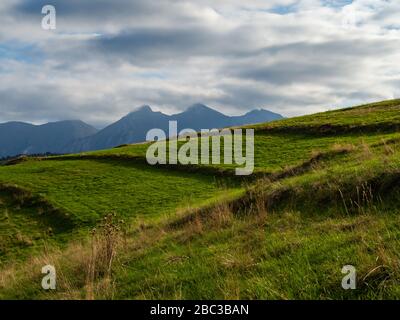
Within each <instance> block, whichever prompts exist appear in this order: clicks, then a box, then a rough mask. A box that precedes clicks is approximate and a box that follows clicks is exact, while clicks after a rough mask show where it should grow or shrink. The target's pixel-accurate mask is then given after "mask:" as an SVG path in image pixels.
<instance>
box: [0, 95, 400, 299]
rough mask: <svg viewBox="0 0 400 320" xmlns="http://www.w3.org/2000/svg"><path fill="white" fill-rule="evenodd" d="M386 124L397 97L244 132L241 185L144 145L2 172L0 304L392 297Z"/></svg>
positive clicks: (395, 164)
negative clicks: (54, 281)
mask: <svg viewBox="0 0 400 320" xmlns="http://www.w3.org/2000/svg"><path fill="white" fill-rule="evenodd" d="M399 126H400V101H398V100H394V101H386V102H382V103H378V104H372V105H366V106H361V107H356V108H349V109H344V110H339V111H331V112H326V113H321V114H317V115H311V116H305V117H300V118H294V119H286V120H282V121H277V122H274V123H270V124H266V125H258V126H256V137H255V144H256V145H255V156H256V159H255V161H256V171H257V174H256V175H254V177H253V178H252V179H246V180H242V179H239V178H237V179H235V178H233V177H232V169H233V168H232V167H224V166H221V167H219V166H212V167H205V166H198V167H194V168H193V167H190V168H188V167H163V166H160V167H150V166H148V165H146V164H145V162H144V159H143V157H144V154H145V152H146V148H147V146H146V145H144V144H142V145H132V146H121V147H119V148H114V149H110V150H104V151H98V152H92V153H85V154H81V155H72V156H64V157H54V158H46V159H28V160H27V161H23V162H21V163H17V164H15V163H14V165H11V166H2V167H0V182H1V183H2V185H3V187H2V188H1V189H0V198H1V203H0V210H2V211H3V213H2V215H1V216H0V239H1V245H0V250H1V251H0V263H1V265H0V268H1V276H0V298H40V299H46V298H87V299H92V298H124V299H137V298H144V299H152V298H162V299H163V298H172V299H197V298H209V299H214V298H215V299H224V298H251V299H293V298H300V299H313V298H314V299H335V298H337V299H354V298H355V299H369V298H371V299H372V298H375V299H379V298H399V297H400V289H399V286H398V285H397V284H398V281H399V280H400V265H399V262H400V260H399V259H400V242H399V240H398V239H399V236H400V215H399V212H400V194H399V193H400V189H399V186H400V157H399V155H400V132H399V130H398V129H399ZM21 194H22V195H21ZM110 212H114V213H115V215H113V216H112V217H111V218H109V217H110V215H107V214H108V213H110ZM121 219H123V220H124V221H123V222H122V221H121ZM60 221H62V223H60ZM94 226H96V231H95V232H90V233H89V232H88V231H89V230H91V229H92V228H93V227H94ZM104 235H107V237H105V236H104ZM110 235H111V236H110ZM110 248H111V249H110ZM15 262H17V263H15ZM47 263H50V264H53V265H55V266H56V268H57V270H58V289H57V290H56V291H55V292H51V293H49V292H45V291H43V290H42V289H41V287H40V279H41V274H40V269H41V267H42V266H43V265H45V264H47ZM347 264H351V265H354V266H355V267H356V268H357V275H358V278H357V279H358V286H357V290H353V291H345V290H343V289H342V288H341V279H342V277H343V275H342V274H341V268H342V267H343V266H344V265H347ZM108 265H111V266H112V267H111V268H105V267H104V266H108Z"/></svg>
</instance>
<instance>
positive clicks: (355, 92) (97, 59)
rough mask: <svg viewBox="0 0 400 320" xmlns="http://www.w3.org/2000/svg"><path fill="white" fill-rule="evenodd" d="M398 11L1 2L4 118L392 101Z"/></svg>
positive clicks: (391, 1)
mask: <svg viewBox="0 0 400 320" xmlns="http://www.w3.org/2000/svg"><path fill="white" fill-rule="evenodd" d="M48 4H50V5H53V6H54V7H55V8H56V18H57V20H56V23H57V24H56V29H55V30H44V29H43V28H42V18H43V17H44V15H43V14H42V7H43V6H44V5H48ZM399 14H400V1H398V0H354V1H350V0H246V1H243V0H223V1H222V0H221V1H215V0H194V1H181V0H113V1H110V0H43V1H41V0H1V2H0V24H1V27H0V122H6V121H27V122H31V123H44V122H48V121H58V120H67V119H81V120H83V121H85V122H87V123H90V124H92V125H95V126H97V127H102V126H105V125H107V124H109V123H111V122H113V121H115V120H117V119H119V118H121V117H122V116H124V115H125V114H127V113H129V112H131V111H133V110H135V109H136V108H137V107H139V106H141V105H144V104H147V105H150V106H151V107H152V108H153V110H156V111H163V112H164V113H167V114H172V113H176V112H180V111H183V110H185V109H186V108H187V107H188V106H190V105H192V104H194V103H199V102H200V103H204V104H207V105H209V106H211V107H213V108H215V109H217V110H219V111H221V112H224V113H226V114H229V115H238V114H242V113H244V112H247V111H249V110H251V109H255V108H265V109H268V110H271V111H274V112H278V113H281V114H283V115H284V116H287V117H291V116H297V115H303V114H310V113H315V112H320V111H325V110H330V109H334V108H339V107H344V106H350V105H356V104H362V103H366V102H372V101H378V100H384V99H393V98H397V97H400V89H399V88H400V63H399V61H400V41H399V40H400V19H399V17H400V15H399Z"/></svg>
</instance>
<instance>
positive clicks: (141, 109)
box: [133, 104, 153, 112]
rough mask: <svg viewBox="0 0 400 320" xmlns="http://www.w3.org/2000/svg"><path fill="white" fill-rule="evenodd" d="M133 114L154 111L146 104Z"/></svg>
mask: <svg viewBox="0 0 400 320" xmlns="http://www.w3.org/2000/svg"><path fill="white" fill-rule="evenodd" d="M133 112H153V110H152V109H151V108H150V106H149V105H147V104H145V105H143V106H141V107H139V108H137V109H136V110H135V111H133Z"/></svg>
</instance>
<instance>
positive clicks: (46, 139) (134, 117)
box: [0, 104, 283, 157]
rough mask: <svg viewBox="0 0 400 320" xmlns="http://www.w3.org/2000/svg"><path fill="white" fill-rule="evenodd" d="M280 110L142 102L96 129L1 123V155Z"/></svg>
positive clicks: (102, 142) (138, 138) (206, 125)
mask: <svg viewBox="0 0 400 320" xmlns="http://www.w3.org/2000/svg"><path fill="white" fill-rule="evenodd" d="M282 118H283V117H282V116H281V115H280V114H277V113H273V112H271V111H268V110H264V109H258V110H253V111H250V112H248V113H246V114H244V115H242V116H232V117H231V116H227V115H224V114H223V113H220V112H218V111H216V110H214V109H212V108H209V107H207V106H205V105H203V104H195V105H193V106H191V107H189V108H188V109H187V110H186V111H184V112H181V113H178V114H174V115H166V114H164V113H162V112H155V111H153V110H152V109H151V108H150V107H149V106H147V105H146V106H142V107H140V108H138V109H137V110H135V111H133V112H131V113H129V114H128V115H126V116H125V117H123V118H122V119H120V120H118V121H117V122H115V123H113V124H111V125H109V126H107V127H105V128H104V129H102V130H97V129H95V128H94V127H92V126H90V125H88V124H86V123H84V122H82V121H79V120H77V121H76V120H74V121H60V122H52V123H47V124H44V125H33V124H29V123H24V122H7V123H3V124H0V157H9V156H16V155H20V154H44V153H53V154H65V153H77V152H83V151H90V150H101V149H107V148H112V147H115V146H118V145H122V144H130V143H137V142H143V141H145V139H146V133H147V132H148V131H149V130H150V129H153V128H159V129H162V130H164V131H166V132H168V124H169V121H174V120H175V121H177V122H178V130H179V131H180V130H182V129H185V128H190V129H194V130H196V131H200V130H201V129H213V128H216V129H220V128H225V127H231V126H239V125H245V124H255V123H261V122H268V121H273V120H278V119H282Z"/></svg>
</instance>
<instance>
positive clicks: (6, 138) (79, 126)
mask: <svg viewBox="0 0 400 320" xmlns="http://www.w3.org/2000/svg"><path fill="white" fill-rule="evenodd" d="M96 132H97V129H95V128H93V127H92V126H90V125H88V124H86V123H84V122H82V121H75V120H73V121H60V122H51V123H47V124H44V125H38V126H37V125H33V124H29V123H24V122H7V123H3V124H0V157H7V156H15V155H20V154H42V153H63V152H64V151H65V149H66V148H67V147H68V146H69V145H70V144H71V143H72V142H73V141H75V140H77V139H81V138H84V137H87V136H91V135H93V134H95V133H96Z"/></svg>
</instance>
